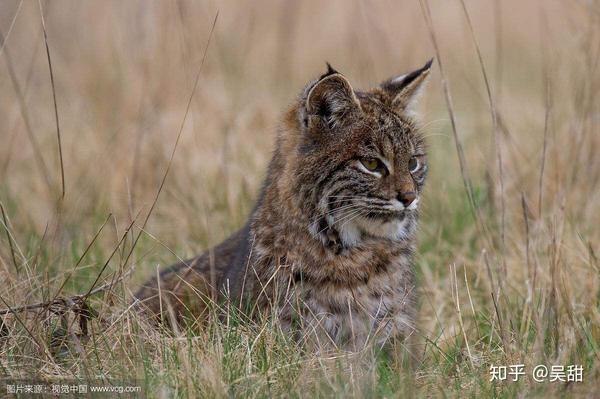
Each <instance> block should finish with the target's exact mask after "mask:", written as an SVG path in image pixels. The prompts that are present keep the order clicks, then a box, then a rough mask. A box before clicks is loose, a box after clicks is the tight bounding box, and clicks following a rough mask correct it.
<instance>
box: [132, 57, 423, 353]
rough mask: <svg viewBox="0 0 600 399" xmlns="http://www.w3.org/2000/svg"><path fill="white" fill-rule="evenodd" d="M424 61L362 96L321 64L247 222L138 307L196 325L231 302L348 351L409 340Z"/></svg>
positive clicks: (166, 274) (164, 277)
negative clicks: (419, 103) (418, 117)
mask: <svg viewBox="0 0 600 399" xmlns="http://www.w3.org/2000/svg"><path fill="white" fill-rule="evenodd" d="M431 63H432V60H430V61H429V62H427V63H426V64H425V66H423V67H422V68H420V69H417V70H415V71H413V72H411V73H408V74H405V75H402V76H398V77H395V78H392V79H389V80H387V81H385V82H384V83H382V84H381V85H380V86H378V87H376V88H374V89H371V90H369V91H356V90H354V89H353V88H352V86H351V85H350V83H349V81H348V80H347V79H346V78H345V77H344V76H343V75H342V74H340V73H339V72H337V71H336V70H334V69H333V68H332V67H331V66H330V65H329V64H327V67H328V70H327V72H326V73H325V74H323V75H322V76H321V77H319V78H318V79H316V80H314V81H312V82H310V83H309V84H308V85H307V86H306V88H305V89H304V90H303V91H302V93H301V95H300V96H299V98H298V100H297V101H296V102H295V104H294V105H293V106H292V107H291V108H290V109H289V110H288V112H287V114H286V115H285V118H284V120H283V122H282V126H281V128H280V129H279V132H278V136H277V141H276V148H275V152H274V154H273V158H272V160H271V162H270V164H269V167H268V172H267V176H266V179H265V181H264V184H263V187H262V191H261V193H260V196H259V199H258V201H257V204H256V206H255V208H254V211H253V212H252V214H251V215H250V217H249V219H248V222H247V223H246V225H245V226H244V227H242V228H241V229H240V230H239V231H237V232H236V233H234V234H233V235H231V236H230V237H229V238H228V239H226V240H225V241H223V242H222V243H221V244H219V245H218V246H216V247H215V248H213V249H211V250H209V251H208V252H206V253H204V254H202V255H200V256H198V257H196V258H194V259H191V260H190V261H187V262H182V263H179V264H176V265H174V266H172V267H171V268H169V269H168V270H165V271H163V272H162V273H160V275H159V276H158V278H153V279H152V280H150V281H149V282H147V283H146V284H145V285H144V286H143V287H142V288H141V289H140V290H139V292H138V293H137V294H136V298H137V300H139V303H140V305H141V306H143V307H144V308H145V311H146V312H148V313H149V314H150V315H151V316H152V318H153V319H154V320H157V321H161V320H162V321H166V322H169V323H171V322H173V321H174V320H175V321H182V320H185V318H186V317H193V318H192V319H191V320H195V321H200V322H201V321H202V320H204V319H205V318H206V313H207V311H208V307H209V303H210V302H212V301H216V302H217V303H221V304H235V306H239V307H240V308H241V309H242V310H243V311H245V312H247V314H252V315H254V316H256V315H258V314H270V315H274V316H275V317H278V319H279V321H280V323H281V325H282V326H283V327H284V328H286V329H289V330H290V331H292V332H295V333H296V334H298V336H302V337H306V336H307V335H313V336H314V337H316V338H317V339H318V340H319V342H325V343H329V344H331V343H333V344H334V345H336V346H338V347H341V348H349V349H350V350H357V349H360V348H361V347H362V346H363V345H365V344H366V343H367V342H369V341H370V340H374V342H377V343H382V344H383V343H385V342H386V341H387V340H388V339H390V338H400V339H403V338H407V337H408V336H410V335H411V334H412V333H413V331H414V320H415V312H416V306H415V298H416V291H415V282H414V272H413V263H412V262H413V260H412V258H413V254H414V252H415V247H416V242H415V241H416V237H415V236H416V229H417V219H418V204H419V199H420V195H421V191H422V189H423V184H424V181H425V177H426V174H427V163H426V153H425V143H424V140H423V137H422V136H421V135H420V133H419V131H418V128H417V127H416V121H415V119H414V118H415V115H414V105H415V102H416V100H417V99H418V97H419V94H420V92H421V91H422V89H423V87H424V84H425V82H426V81H427V78H428V75H429V72H430V68H431ZM264 312H269V313H264ZM309 333H311V334H309ZM312 333H314V334H312Z"/></svg>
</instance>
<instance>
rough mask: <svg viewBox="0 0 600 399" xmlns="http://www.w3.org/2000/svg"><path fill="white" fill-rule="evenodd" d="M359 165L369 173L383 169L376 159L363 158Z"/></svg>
mask: <svg viewBox="0 0 600 399" xmlns="http://www.w3.org/2000/svg"><path fill="white" fill-rule="evenodd" d="M360 163H361V164H362V165H363V166H364V167H365V168H366V169H367V170H368V171H370V172H378V171H381V170H383V169H384V168H385V166H384V165H383V163H381V161H380V160H379V159H377V158H363V159H361V160H360Z"/></svg>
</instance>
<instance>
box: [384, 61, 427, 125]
mask: <svg viewBox="0 0 600 399" xmlns="http://www.w3.org/2000/svg"><path fill="white" fill-rule="evenodd" d="M432 63H433V58H432V59H430V60H429V61H427V63H426V64H425V65H424V66H423V67H422V68H419V69H417V70H416V71H412V72H410V73H407V74H404V75H400V76H397V77H394V78H391V79H389V80H386V81H385V82H383V83H382V84H381V88H382V89H383V90H384V91H385V92H386V93H387V94H388V95H389V97H390V103H391V105H392V107H393V108H395V109H398V110H401V111H404V112H409V113H413V112H414V111H415V108H416V105H417V103H418V101H419V98H420V97H421V94H422V93H423V89H424V87H425V86H426V83H427V81H428V80H429V72H430V71H431V64H432Z"/></svg>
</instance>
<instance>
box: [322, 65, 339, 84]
mask: <svg viewBox="0 0 600 399" xmlns="http://www.w3.org/2000/svg"><path fill="white" fill-rule="evenodd" d="M325 64H327V72H325V73H324V74H323V75H321V76H320V77H319V80H321V79H323V78H326V77H327V76H329V75H333V74H336V73H339V72H338V71H336V70H335V69H334V68H333V67H332V66H331V64H330V63H329V62H326V63H325Z"/></svg>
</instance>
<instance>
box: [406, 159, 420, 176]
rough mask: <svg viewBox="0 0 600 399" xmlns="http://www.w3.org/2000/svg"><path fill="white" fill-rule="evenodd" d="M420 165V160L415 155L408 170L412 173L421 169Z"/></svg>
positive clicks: (409, 162) (409, 163)
mask: <svg viewBox="0 0 600 399" xmlns="http://www.w3.org/2000/svg"><path fill="white" fill-rule="evenodd" d="M419 166H420V165H419V160H418V159H417V158H415V157H412V158H411V159H410V160H409V161H408V170H409V171H410V173H415V172H416V171H417V170H418V169H419Z"/></svg>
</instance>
